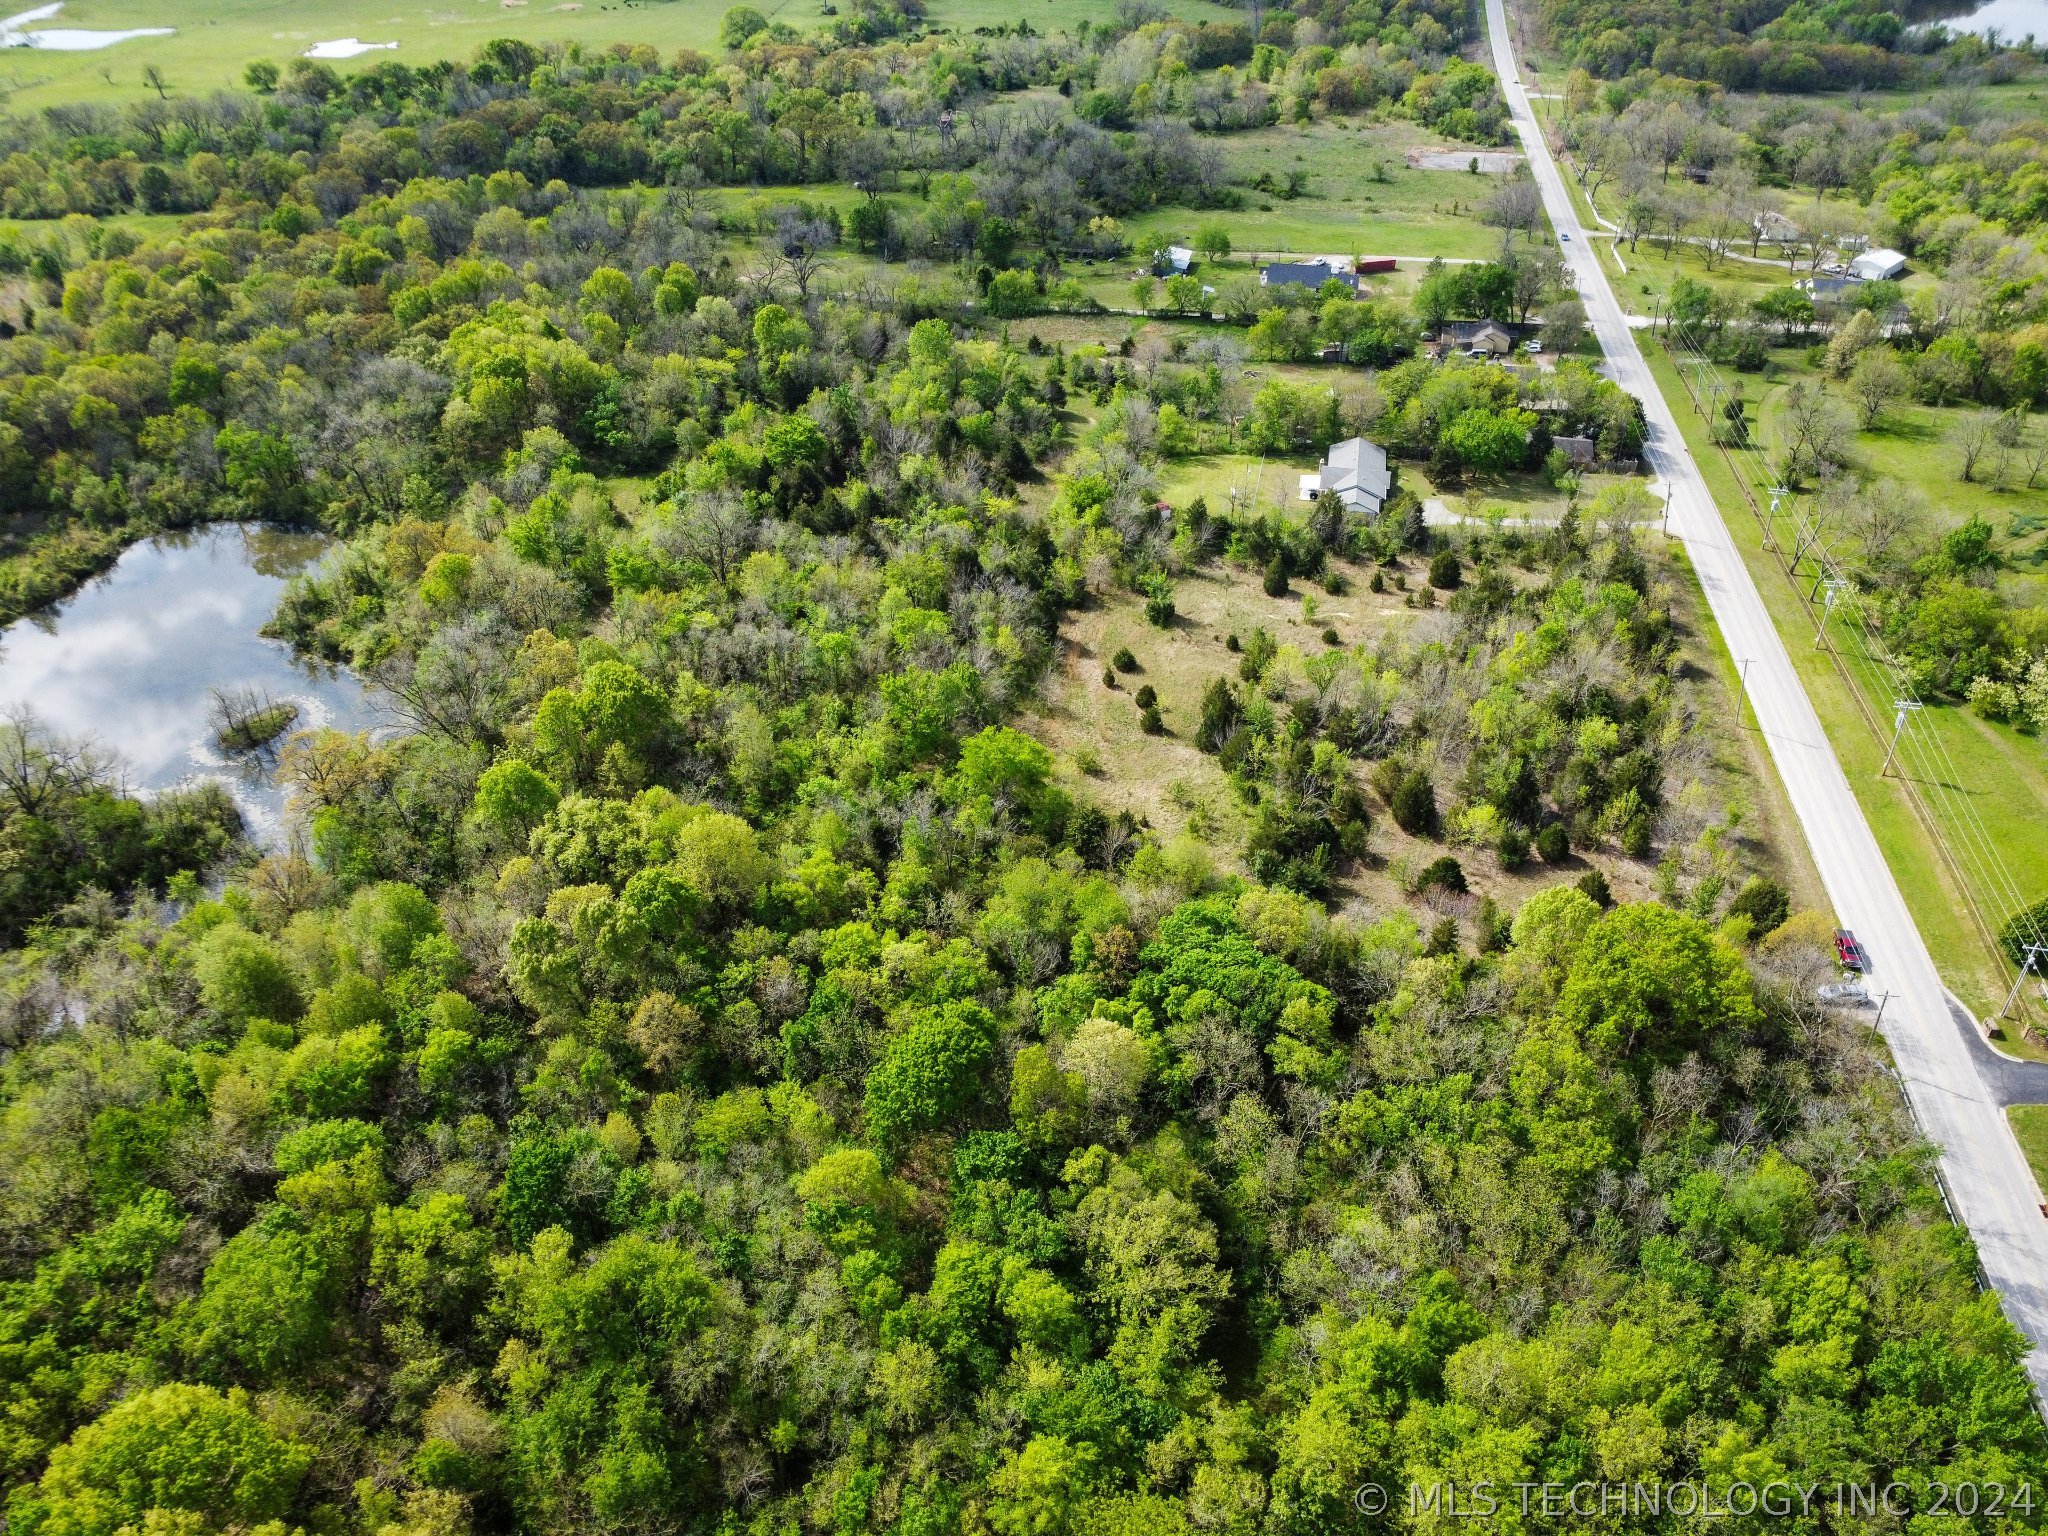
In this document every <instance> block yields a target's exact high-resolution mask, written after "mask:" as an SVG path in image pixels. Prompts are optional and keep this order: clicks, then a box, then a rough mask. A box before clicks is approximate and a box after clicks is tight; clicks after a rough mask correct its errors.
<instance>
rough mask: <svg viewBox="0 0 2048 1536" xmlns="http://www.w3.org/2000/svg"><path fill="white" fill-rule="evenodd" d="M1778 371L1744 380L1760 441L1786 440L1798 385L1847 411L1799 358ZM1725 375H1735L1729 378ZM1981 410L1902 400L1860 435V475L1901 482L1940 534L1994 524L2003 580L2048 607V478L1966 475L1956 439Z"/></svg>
mask: <svg viewBox="0 0 2048 1536" xmlns="http://www.w3.org/2000/svg"><path fill="white" fill-rule="evenodd" d="M1776 361H1777V364H1778V372H1777V376H1776V378H1775V379H1774V380H1773V381H1772V382H1771V383H1769V384H1762V383H1760V382H1759V381H1757V380H1754V379H1750V380H1745V381H1744V382H1745V388H1744V392H1745V394H1746V395H1747V397H1748V399H1749V401H1750V403H1751V406H1752V411H1751V420H1752V421H1753V422H1754V423H1755V424H1756V425H1757V428H1758V430H1759V433H1760V437H1761V441H1763V442H1765V443H1767V444H1768V443H1774V442H1777V441H1778V440H1779V426H1780V419H1781V417H1782V415H1783V411H1784V402H1785V395H1786V392H1787V391H1788V390H1789V389H1790V388H1791V386H1792V384H1793V383H1794V382H1796V381H1797V380H1800V379H1804V380H1806V381H1807V382H1808V383H1809V384H1816V383H1818V384H1822V385H1823V386H1824V387H1827V388H1829V390H1830V393H1833V394H1834V395H1835V396H1836V397H1837V398H1838V399H1842V400H1843V403H1844V405H1845V406H1846V405H1847V403H1848V402H1847V400H1846V398H1845V397H1843V396H1842V394H1841V391H1840V387H1839V386H1834V385H1828V384H1826V381H1825V380H1824V378H1823V376H1822V375H1821V374H1819V373H1818V372H1817V371H1816V370H1814V369H1811V368H1808V367H1807V366H1806V365H1805V363H1804V362H1803V361H1800V360H1798V355H1797V354H1796V353H1787V352H1780V353H1778V354H1776ZM1724 377H1728V375H1726V374H1725V373H1724ZM1974 409H1977V408H1976V407H1966V406H1933V405H1920V404H1917V403H1914V402H1902V403H1900V404H1897V405H1894V406H1892V407H1891V408H1890V409H1888V410H1887V411H1886V412H1885V413H1884V415H1883V416H1882V417H1881V418H1879V420H1878V422H1877V425H1876V426H1875V427H1874V428H1873V429H1872V430H1871V431H1868V432H1858V433H1857V434H1856V436H1855V439H1854V442H1853V443H1852V445H1851V447H1850V455H1851V458H1852V461H1853V463H1854V465H1855V467H1856V469H1858V470H1859V471H1861V472H1862V473H1864V474H1866V475H1868V476H1869V477H1870V478H1871V479H1872V480H1873V481H1875V482H1876V483H1877V484H1879V485H1882V484H1884V483H1885V482H1894V483H1896V484H1899V485H1903V486H1906V487H1908V488H1909V490H1910V491H1912V492H1913V493H1914V494H1915V495H1916V496H1917V497H1918V498H1919V500H1920V502H1921V503H1922V504H1923V505H1924V506H1925V507H1926V509H1927V511H1928V513H1929V514H1930V515H1931V516H1932V518H1933V519H1934V523H1935V526H1936V528H1937V529H1947V528H1952V527H1954V526H1955V525H1957V524H1958V523H1961V522H1964V521H1966V520H1967V519H1969V518H1972V517H1980V518H1982V519H1983V520H1984V521H1985V522H1987V523H1989V524H1990V525H1991V528H1992V531H1993V533H1994V535H1995V536H1996V537H1995V539H1994V547H1995V548H1996V549H1997V550H1998V553H1999V554H2000V556H2001V557H2002V558H2004V559H2005V560H2006V561H2007V562H2009V569H2008V571H2007V573H2006V575H2005V576H2004V577H2003V578H2002V579H2003V580H2004V582H2005V583H2006V586H2007V591H2008V593H2009V595H2010V596H2012V597H2013V598H2014V599H2015V600H2017V601H2020V602H2032V603H2040V602H2048V574H2043V572H2044V566H2043V563H2042V562H2043V558H2044V555H2048V536H2044V531H2048V472H2044V473H2043V474H2042V475H2041V476H2040V477H2039V480H2038V481H2037V483H2036V484H2035V485H2033V486H2028V485H2027V484H2026V473H2027V472H2026V468H2025V466H2024V465H2022V464H2020V463H2019V462H2018V461H2017V459H2015V460H2012V461H2009V462H2008V464H2007V466H2006V469H2005V473H2004V474H2003V475H2002V476H1996V477H1994V473H1993V470H1992V469H1991V467H1989V463H1988V459H1989V456H1988V455H1987V463H1986V464H1985V465H1982V466H1980V467H1979V468H1978V470H1977V473H1976V475H1975V477H1973V478H1972V479H1969V480H1965V479H1963V476H1962V452H1961V450H1960V449H1959V448H1957V447H1956V446H1955V441H1954V435H1955V432H1956V429H1957V427H1958V426H1959V425H1960V424H1961V422H1962V420H1963V418H1964V417H1966V416H1967V415H1969V414H1970V413H1971V411H1972V410H1974ZM2030 425H2031V429H2032V430H2033V431H2035V432H2037V433H2038V432H2044V431H2048V416H2037V417H2035V418H2034V419H2033V421H2032V422H2031V424H2030Z"/></svg>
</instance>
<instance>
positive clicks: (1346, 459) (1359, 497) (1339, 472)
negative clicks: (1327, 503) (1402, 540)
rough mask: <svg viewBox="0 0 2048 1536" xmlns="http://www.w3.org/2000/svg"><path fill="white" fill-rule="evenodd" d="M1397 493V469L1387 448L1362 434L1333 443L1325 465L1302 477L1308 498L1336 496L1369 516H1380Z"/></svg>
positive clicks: (1325, 455)
mask: <svg viewBox="0 0 2048 1536" xmlns="http://www.w3.org/2000/svg"><path fill="white" fill-rule="evenodd" d="M1393 494H1394V470H1393V466H1392V465H1390V464H1389V463H1388V462H1387V450H1386V449H1384V448H1382V447H1381V446H1380V445H1379V444H1378V443H1375V442H1370V441H1368V440H1367V439H1365V438H1362V437H1352V438H1346V439H1345V440H1344V441H1343V442H1341V443H1336V444H1333V445H1332V446H1331V448H1330V451H1329V452H1328V453H1326V454H1324V455H1323V467H1322V468H1321V469H1320V470H1318V471H1316V473H1314V474H1311V475H1303V476H1302V477H1301V495H1302V499H1303V500H1304V501H1309V500H1313V499H1314V498H1315V497H1316V496H1318V495H1323V496H1335V497H1336V498H1337V499H1338V500H1339V501H1341V502H1343V503H1344V505H1345V506H1346V507H1348V508H1350V509H1351V510H1352V511H1353V512H1363V513H1364V514H1365V515H1366V516H1367V517H1378V516H1379V514H1380V508H1382V507H1384V506H1385V505H1386V503H1387V498H1388V497H1389V496H1391V495H1393Z"/></svg>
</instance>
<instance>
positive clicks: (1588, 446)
mask: <svg viewBox="0 0 2048 1536" xmlns="http://www.w3.org/2000/svg"><path fill="white" fill-rule="evenodd" d="M1550 445H1551V446H1552V447H1553V448H1556V449H1558V450H1560V451H1561V452H1562V453H1563V454H1564V456H1565V457H1566V458H1568V459H1570V460H1571V461H1572V468H1574V469H1588V468H1590V467H1591V466H1592V463H1593V460H1594V459H1595V458H1596V457H1597V452H1596V445H1595V444H1594V442H1593V439H1592V438H1590V437H1553V438H1552V439H1551V440H1550Z"/></svg>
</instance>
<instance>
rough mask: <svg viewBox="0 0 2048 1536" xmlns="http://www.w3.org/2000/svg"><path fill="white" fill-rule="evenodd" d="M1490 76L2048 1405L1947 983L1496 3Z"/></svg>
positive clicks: (2004, 1167)
mask: <svg viewBox="0 0 2048 1536" xmlns="http://www.w3.org/2000/svg"><path fill="white" fill-rule="evenodd" d="M1486 26H1487V32H1488V34H1489V37H1490V39H1491V41H1492V45H1493V62H1494V69H1495V71H1496V72H1497V73H1498V74H1499V76H1500V82H1501V90H1502V91H1503V93H1504V94H1505V95H1506V97H1507V103H1508V111H1509V113H1510V114H1511V116H1512V118H1513V121H1514V125H1515V132H1516V133H1517V134H1519V135H1520V136H1521V140H1522V148H1523V150H1524V151H1525V153H1526V154H1527V156H1528V160H1529V168H1530V170H1531V171H1533V172H1534V173H1535V176H1536V184H1537V186H1538V188H1539V189H1540V190H1541V191H1542V194H1543V206H1544V209H1545V211H1546V212H1548V214H1549V215H1550V222H1551V225H1552V227H1553V228H1555V229H1556V230H1557V232H1558V234H1559V236H1560V237H1561V238H1562V239H1563V241H1564V243H1563V245H1562V250H1563V252H1564V255H1565V259H1566V262H1567V264H1568V265H1570V266H1571V268H1572V269H1573V272H1574V273H1575V275H1576V277H1577V280H1578V287H1579V292H1580V294H1581V296H1582V297H1583V298H1584V300H1585V304H1586V314H1587V318H1588V320H1589V321H1590V323H1591V325H1592V328H1593V332H1594V334H1595V335H1596V336H1598V337H1599V339H1600V347H1601V350H1602V351H1603V352H1605V353H1606V356H1607V371H1608V375H1609V377H1611V378H1612V379H1613V380H1614V381H1615V382H1616V383H1617V384H1619V385H1621V387H1622V388H1624V389H1626V390H1627V391H1628V392H1629V393H1630V394H1632V395H1634V396H1636V397H1637V398H1638V399H1640V400H1641V401H1642V402H1643V409H1644V411H1645V412H1646V413H1647V415H1648V418H1649V427H1650V438H1649V446H1648V450H1647V451H1648V456H1649V462H1650V465H1651V467H1652V468H1653V469H1655V470H1656V471H1657V472H1658V473H1659V474H1660V475H1662V476H1663V477H1664V480H1665V482H1666V483H1667V484H1668V485H1669V487H1670V493H1671V521H1670V529H1671V532H1672V533H1673V535H1675V536H1676V537H1677V538H1679V539H1681V540H1683V541H1684V543H1685V546H1686V550H1687V553H1688V554H1689V555H1690V556H1691V559H1692V564H1693V569H1694V570H1695V571H1697V572H1698V574H1699V579H1700V584H1701V586H1702V587H1704V588H1705V590H1706V595H1707V603H1708V605H1709V607H1711V608H1712V610H1713V614H1714V621H1715V622H1716V623H1717V624H1718V625H1720V628H1721V635H1722V638H1723V639H1724V640H1726V641H1727V644H1728V650H1729V653H1730V654H1731V655H1732V656H1734V657H1735V658H1736V659H1737V660H1738V661H1746V662H1748V663H1749V665H1748V668H1747V671H1748V696H1749V700H1750V704H1751V706H1752V707H1753V708H1754V710H1755V712H1756V723H1757V728H1758V729H1760V730H1761V731H1762V732H1763V733H1764V740H1765V742H1766V743H1767V744H1768V746H1769V748H1770V753H1771V759H1772V761H1773V762H1774V763H1776V765H1777V768H1778V776H1779V778H1780V779H1782V780H1783V781H1784V785H1785V790H1786V793H1787V794H1788V795H1789V796H1790V797H1791V801H1792V808H1793V810H1794V812H1795V813H1796V814H1797V815H1798V817H1799V823H1800V825H1801V827H1802V828H1804V830H1805V833H1806V841H1807V845H1808V846H1809V847H1810V848H1811V849H1812V850H1813V858H1814V862H1815V864H1816V865H1818V866H1819V869H1820V877H1821V881H1822V883H1823V884H1824V885H1826V887H1827V892H1828V898H1829V900H1830V901H1831V902H1833V904H1834V908H1835V911H1836V913H1837V915H1838V916H1839V918H1840V920H1841V922H1842V925H1843V926H1844V927H1846V928H1848V929H1850V930H1851V931H1852V932H1854V933H1855V935H1856V937H1857V938H1858V940H1860V941H1861V943H1862V945H1863V948H1864V950H1865V951H1866V953H1867V954H1868V956H1869V960H1870V981H1871V985H1872V991H1873V992H1876V991H1879V990H1887V991H1889V992H1890V993H1891V994H1892V1001H1891V1003H1890V1005H1889V1006H1888V1007H1887V1008H1886V1010H1885V1014H1884V1033H1885V1039H1886V1041H1887V1042H1888V1043H1889V1044H1890V1046H1891V1050H1892V1059H1893V1061H1894V1062H1895V1063H1896V1065H1897V1067H1898V1070H1899V1075H1900V1077H1901V1078H1902V1080H1903V1081H1904V1083H1905V1087H1906V1095H1907V1098H1908V1099H1909V1101H1910V1102H1911V1104H1912V1106H1913V1111H1914V1113H1915V1115H1916V1116H1917V1117H1918V1119H1919V1122H1920V1128H1921V1130H1922V1131H1923V1132H1924V1133H1925V1134H1926V1136H1927V1138H1928V1139H1929V1140H1930V1141H1932V1142H1933V1143H1934V1145H1935V1146H1936V1147H1937V1148H1938V1149H1939V1150H1940V1154H1941V1172H1942V1176H1943V1179H1944V1180H1945V1182H1946V1184H1947V1186H1948V1191H1949V1199H1950V1202H1951V1204H1952V1206H1953V1208H1954V1210H1955V1213H1956V1215H1957V1217H1958V1218H1959V1219H1960V1220H1961V1221H1962V1222H1963V1224H1964V1225H1965V1226H1967V1227H1968V1228H1969V1230H1970V1234H1971V1236H1972V1237H1974V1238H1975V1239H1976V1241H1977V1252H1978V1256H1979V1258H1980V1260H1981V1261H1982V1264H1983V1268H1984V1276H1985V1278H1986V1280H1988V1281H1989V1283H1990V1284H1991V1286H1992V1287H1993V1288H1994V1289H1996V1290H1997V1292H1998V1295H1999V1298H2000V1300H2001V1301H2002V1302H2003V1303H2004V1305H2005V1311H2006V1315H2007V1316H2008V1317H2010V1318H2011V1319H2012V1320H2013V1322H2014V1323H2015V1324H2016V1325H2017V1326H2018V1327H2019V1329H2020V1331H2021V1332H2022V1333H2024V1334H2025V1335H2026V1336H2027V1337H2028V1338H2029V1339H2030V1340H2032V1341H2033V1343H2034V1345H2035V1349H2034V1352H2033V1353H2032V1354H2031V1355H2030V1356H2028V1359H2027V1371H2028V1374H2029V1375H2030V1376H2031V1377H2032V1378H2033V1380H2034V1386H2035V1392H2036V1395H2037V1396H2044V1395H2048V1217H2044V1216H2043V1215H2042V1213H2041V1210H2040V1208H2039V1203H2038V1202H2039V1199H2040V1196H2039V1194H2038V1192H2037V1191H2036V1188H2035V1184H2034V1178H2033V1175H2032V1173H2031V1172H2030V1171H2029V1170H2028V1168H2027V1165H2026V1160H2025V1159H2024V1158H2023V1157H2022V1156H2021V1155H2020V1149H2019V1144H2018V1143H2017V1142H2016V1141H2015V1140H2014V1139H2013V1135H2012V1130H2011V1128H2010V1127H2009V1126H2008V1124H2007V1123H2006V1119H2005V1115H2004V1112H2003V1111H2002V1110H2001V1108H2000V1106H1999V1101H1998V1099H1997V1097H1996V1096H1995V1095H1994V1094H1993V1093H1992V1092H1990V1091H1989V1090H1988V1088H1987V1086H1986V1084H1985V1082H1984V1080H1983V1077H1982V1075H1981V1073H1980V1071H1979V1069H1978V1065H1977V1060H1976V1057H1975V1054H1974V1053H1973V1052H1972V1051H1971V1049H1970V1047H1969V1044H1968V1042H1967V1041H1965V1040H1964V1039H1963V1038H1962V1036H1961V1035H1960V1034H1958V1032H1957V1030H1956V1028H1955V1025H1954V1024H1953V1023H1952V1022H1951V1020H1950V1017H1949V1012H1948V1004H1947V1000H1946V997H1945V995H1944V993H1943V990H1942V984H1941V978H1940V976H1939V975H1938V974H1937V973H1936V971H1935V968H1934V961H1933V958H1932V957H1931V956H1930V955H1929V954H1928V952H1927V946H1926V944H1925V943H1924V942H1922V940H1921V938H1920V930H1919V929H1918V928H1917V927H1916V926H1915V925H1914V922H1913V919H1912V916H1911V914H1910V913H1908V912H1907V910H1906V903H1905V899H1904V898H1903V897H1902V896H1901V895H1900V894H1899V886H1898V882H1897V881H1896V880H1894V879H1893V878H1892V872H1891V869H1890V867H1889V866H1888V865H1887V864H1886V863H1885V861H1884V855H1883V854H1882V853H1881V852H1880V851H1879V849H1878V846H1877V839H1876V838H1875V837H1874V836H1873V835H1872V834H1871V831H1870V824H1869V822H1868V821H1866V820H1865V819H1864V815H1863V810H1862V808H1861V807H1860V806H1859V805H1858V804H1857V803H1856V797H1855V795H1854V794H1853V793H1852V792H1851V790H1850V788H1849V781H1848V779H1847V778H1846V777H1844V775H1843V773H1842V765H1841V763H1840V761H1839V760H1838V759H1837V758H1836V756H1835V753H1834V749H1833V748H1832V747H1831V746H1830V745H1829V744H1828V739H1827V737H1826V735H1825V734H1824V733H1823V732H1822V730H1821V726H1820V720H1819V718H1818V717H1817V716H1816V715H1815V714H1814V710H1813V705H1812V703H1811V701H1809V700H1808V698H1807V696H1806V690H1805V689H1804V687H1802V686H1801V684H1800V681H1799V676H1798V674H1797V673H1796V672H1795V671H1794V670H1793V667H1792V659H1791V657H1790V656H1789V655H1788V654H1787V653H1786V650H1785V646H1784V643H1783V642H1782V641H1781V640H1780V639H1779V637H1778V632H1777V629H1776V627H1775V626H1774V625H1773V624H1772V623H1771V618H1770V615H1769V614H1768V613H1767V612H1766V611H1765V610H1764V604H1763V599H1762V597H1761V596H1760V595H1759V594H1758V592H1757V589H1756V584H1755V583H1754V582H1753V581H1752V580H1751V579H1750V574H1749V569H1748V567H1747V566H1745V565H1744V564H1743V562H1742V556H1741V554H1740V553H1739V552H1738V551H1737V550H1736V548H1735V545H1734V543H1733V542H1732V541H1731V540H1730V538H1729V536H1728V528H1727V525H1726V524H1725V523H1724V522H1723V521H1722V519H1721V513H1720V510H1719V509H1718V508H1717V507H1716V506H1715V505H1714V498H1713V496H1712V495H1711V494H1709V492H1708V490H1707V486H1706V482H1705V481H1704V480H1703V479H1701V477H1700V472H1699V466H1698V465H1696V464H1695V463H1694V462H1693V459H1692V455H1691V453H1690V452H1689V451H1688V450H1687V448H1686V446H1685V440H1684V439H1683V438H1682V437H1681V436H1680V435H1679V431H1678V422H1677V419H1676V418H1675V417H1674V416H1673V415H1672V414H1671V407H1670V405H1669V403H1668V402H1667V401H1666V400H1665V399H1664V396H1663V393H1662V391H1661V390H1659V389H1658V387H1657V382H1656V380H1655V379H1654V378H1653V377H1652V376H1651V373H1650V370H1649V367H1648V365H1647V364H1646V363H1645V362H1644V361H1643V354H1642V352H1641V350H1640V349H1639V348H1638V347H1637V345H1636V338H1635V335H1634V333H1633V332H1632V331H1630V330H1629V327H1628V321H1627V319H1626V317H1625V316H1624V315H1623V313H1622V308H1621V305H1620V304H1619V303H1618V302H1617V301H1616V299H1615V297H1614V290H1613V288H1612V287H1610V286H1609V285H1608V281H1607V274H1606V272H1605V270H1604V269H1603V268H1602V267H1601V265H1600V262H1599V260H1598V258H1597V257H1596V256H1595V255H1594V253H1593V251H1592V249H1591V246H1590V243H1589V241H1588V240H1587V238H1586V231H1585V230H1584V229H1582V228H1581V227H1580V225H1579V219H1578V214H1577V213H1576V212H1575V211H1574V210H1573V207H1572V201H1571V197H1570V195H1569V194H1568V192H1567V191H1566V188H1565V184H1564V178H1563V177H1562V176H1561V175H1560V174H1559V173H1558V168H1557V162H1556V161H1555V160H1554V159H1553V158H1552V157H1551V153H1550V146H1549V145H1548V143H1546V142H1545V140H1544V137H1543V132H1542V130H1541V128H1539V127H1538V125H1537V122H1536V118H1535V115H1534V113H1533V112H1531V110H1530V108H1529V97H1528V93H1527V92H1526V91H1524V90H1523V88H1522V83H1521V77H1520V72H1519V70H1518V69H1517V67H1516V64H1515V57H1514V49H1513V44H1512V43H1511V42H1510V41H1509V36H1508V22H1507V15H1506V10H1505V7H1504V6H1503V4H1502V0H1486Z"/></svg>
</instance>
